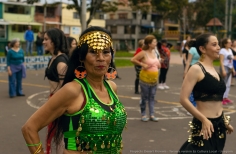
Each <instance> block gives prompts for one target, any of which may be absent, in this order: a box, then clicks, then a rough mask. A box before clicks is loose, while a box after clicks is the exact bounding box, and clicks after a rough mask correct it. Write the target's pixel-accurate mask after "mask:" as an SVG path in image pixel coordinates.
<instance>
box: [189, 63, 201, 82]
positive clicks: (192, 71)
mask: <svg viewBox="0 0 236 154" xmlns="http://www.w3.org/2000/svg"><path fill="white" fill-rule="evenodd" d="M186 78H188V79H189V80H192V81H200V80H201V79H202V78H204V73H203V72H202V68H201V67H200V66H199V65H197V64H195V65H193V66H191V67H190V68H189V70H188V72H187V74H186Z"/></svg>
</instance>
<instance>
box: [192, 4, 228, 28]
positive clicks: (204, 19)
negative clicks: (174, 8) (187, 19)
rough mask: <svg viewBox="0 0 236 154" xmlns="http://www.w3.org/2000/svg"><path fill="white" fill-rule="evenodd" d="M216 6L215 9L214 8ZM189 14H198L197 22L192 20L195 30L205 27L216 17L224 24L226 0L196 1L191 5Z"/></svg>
mask: <svg viewBox="0 0 236 154" xmlns="http://www.w3.org/2000/svg"><path fill="white" fill-rule="evenodd" d="M214 6H215V7H214ZM190 7H191V9H189V10H188V11H189V13H188V14H191V12H195V13H196V20H191V22H192V23H193V25H194V28H198V27H205V26H206V24H207V23H208V22H209V21H210V20H211V19H212V18H214V17H217V18H218V19H219V20H220V21H221V22H222V23H224V19H225V0H211V1H206V0H196V1H195V2H193V3H191V4H190Z"/></svg>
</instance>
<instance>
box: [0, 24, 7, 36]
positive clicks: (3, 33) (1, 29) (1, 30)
mask: <svg viewBox="0 0 236 154" xmlns="http://www.w3.org/2000/svg"><path fill="white" fill-rule="evenodd" d="M0 38H1V39H3V38H6V25H0Z"/></svg>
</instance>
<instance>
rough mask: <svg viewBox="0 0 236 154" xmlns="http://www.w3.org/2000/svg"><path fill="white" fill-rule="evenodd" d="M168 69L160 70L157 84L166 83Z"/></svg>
mask: <svg viewBox="0 0 236 154" xmlns="http://www.w3.org/2000/svg"><path fill="white" fill-rule="evenodd" d="M168 69H169V68H161V70H160V76H159V83H165V82H166V74H167V72H168Z"/></svg>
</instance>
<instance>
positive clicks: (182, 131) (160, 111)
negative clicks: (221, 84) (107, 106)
mask: <svg viewBox="0 0 236 154" xmlns="http://www.w3.org/2000/svg"><path fill="white" fill-rule="evenodd" d="M118 72H119V76H120V77H121V79H116V80H114V81H115V82H116V83H117V85H118V95H119V98H120V100H121V102H123V104H124V106H125V108H126V110H127V112H128V128H127V129H126V130H125V131H124V133H123V143H124V149H123V153H124V154H131V153H156V154H164V153H165V154H172V153H173V154H174V153H175V154H176V153H177V151H178V149H179V148H180V146H181V145H182V144H183V143H184V142H185V141H186V139H187V138H188V133H187V131H188V129H189V127H188V122H189V121H190V120H191V118H192V117H191V116H189V115H187V112H186V110H185V109H184V108H183V107H182V106H181V105H180V104H179V93H180V88H181V83H182V77H183V66H182V65H181V60H180V58H179V55H178V54H173V56H172V60H171V67H170V69H169V72H168V75H167V84H168V85H169V86H170V89H169V90H157V94H156V101H157V103H156V104H155V114H156V116H157V117H159V118H160V120H159V122H152V121H148V122H142V121H141V120H140V117H141V116H140V109H139V100H140V95H137V94H134V79H135V70H134V68H133V67H125V68H118ZM7 79H8V77H7V73H6V72H2V73H0V121H1V124H0V131H1V133H0V141H1V144H0V154H27V153H29V152H28V149H27V146H26V145H25V141H24V139H23V136H22V134H21V126H22V125H23V124H24V122H25V121H26V120H27V119H28V118H29V116H30V115H31V114H32V113H34V112H35V110H36V109H37V108H38V107H40V106H41V105H42V104H43V103H45V102H46V100H47V98H48V82H47V80H44V70H37V71H36V70H28V71H27V78H26V79H24V81H23V90H24V93H25V94H26V96H25V97H16V98H13V99H10V98H9V96H8V80H7ZM235 92H236V86H235V87H234V86H233V87H232V88H231V91H230V98H231V99H232V100H234V102H235V103H236V95H235ZM235 107H236V105H235V104H233V105H226V106H224V111H225V112H226V113H227V114H230V115H231V117H232V121H231V124H232V125H233V126H234V127H235V129H236V122H235V121H236V120H235V119H236V114H235V112H236V109H235ZM147 111H148V110H147ZM45 136H46V130H45V129H43V130H42V131H41V132H40V138H41V140H42V142H43V143H45ZM235 138H236V133H235V132H234V133H233V134H231V135H229V136H227V141H226V146H225V149H224V150H225V151H224V153H231V154H235V153H236V147H235V141H234V139H235Z"/></svg>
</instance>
